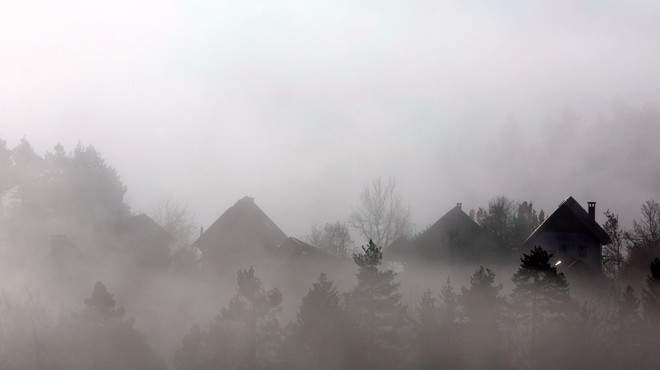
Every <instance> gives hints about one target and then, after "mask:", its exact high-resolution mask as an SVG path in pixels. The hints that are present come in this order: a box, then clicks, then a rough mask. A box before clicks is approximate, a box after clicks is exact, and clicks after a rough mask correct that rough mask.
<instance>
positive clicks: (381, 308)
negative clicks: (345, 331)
mask: <svg viewBox="0 0 660 370" xmlns="http://www.w3.org/2000/svg"><path fill="white" fill-rule="evenodd" d="M382 260H383V253H382V250H381V248H380V247H378V246H376V244H374V242H373V241H371V240H369V245H368V246H367V247H366V248H365V247H364V246H363V247H362V253H356V254H354V255H353V261H354V262H355V264H356V265H357V266H358V268H359V270H358V273H357V285H356V286H355V288H354V289H353V291H351V292H349V293H348V294H346V296H345V302H346V308H347V312H348V314H349V315H350V318H351V322H352V325H353V327H354V330H355V331H356V333H355V335H354V339H355V341H356V343H355V346H354V347H353V349H354V355H355V356H354V359H353V360H354V361H355V363H354V365H355V366H357V367H361V368H392V367H396V366H397V364H398V362H399V361H400V360H401V356H400V353H398V351H399V350H401V349H402V348H403V339H404V338H403V336H402V329H403V327H404V325H405V324H406V307H405V306H404V305H402V304H401V294H400V293H399V292H398V290H399V283H396V282H394V278H395V277H396V273H395V272H394V271H392V270H381V269H380V268H379V267H380V265H381V263H382Z"/></svg>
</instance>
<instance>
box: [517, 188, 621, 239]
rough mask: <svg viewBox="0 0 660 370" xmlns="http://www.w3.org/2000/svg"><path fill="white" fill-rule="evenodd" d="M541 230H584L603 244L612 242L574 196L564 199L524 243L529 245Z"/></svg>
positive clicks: (566, 231)
mask: <svg viewBox="0 0 660 370" xmlns="http://www.w3.org/2000/svg"><path fill="white" fill-rule="evenodd" d="M541 232H565V233H578V232H583V233H587V234H589V235H591V236H592V237H593V238H595V239H596V240H598V242H599V243H600V244H601V245H605V244H608V243H610V242H611V240H610V237H609V236H608V235H607V233H606V232H605V230H603V228H602V227H601V226H600V225H599V224H598V222H596V221H595V220H594V219H592V218H591V216H589V213H588V212H587V211H585V210H584V208H582V206H581V205H580V203H578V202H577V201H576V200H575V199H574V198H573V197H572V196H569V197H568V198H566V200H564V201H563V202H562V203H561V204H560V205H559V207H557V209H556V210H555V211H554V212H553V213H552V214H551V215H550V216H549V217H548V218H546V219H545V221H543V223H542V224H541V225H539V227H537V228H536V230H534V232H532V234H531V235H530V236H529V237H528V238H527V240H525V242H524V243H523V245H527V244H528V243H529V242H530V241H531V240H532V239H533V238H534V237H535V236H536V234H537V233H541Z"/></svg>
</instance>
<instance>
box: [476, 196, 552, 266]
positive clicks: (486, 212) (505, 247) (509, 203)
mask: <svg viewBox="0 0 660 370" xmlns="http://www.w3.org/2000/svg"><path fill="white" fill-rule="evenodd" d="M470 214H471V217H473V218H474V219H475V221H476V222H477V223H478V224H479V225H481V226H482V227H483V228H484V229H485V230H486V231H487V232H489V233H490V235H492V236H493V237H494V238H495V241H496V242H497V247H498V252H499V254H500V255H502V256H509V255H512V254H517V253H518V248H519V247H520V246H521V245H522V243H523V242H524V241H525V239H526V238H527V237H528V236H529V235H530V234H531V233H532V232H533V231H534V230H535V229H536V228H537V227H538V226H539V225H540V224H541V223H542V222H543V221H544V217H545V215H544V213H543V210H541V211H540V212H539V213H538V214H537V212H536V210H535V209H534V205H533V203H532V202H527V201H523V202H515V201H513V200H511V199H509V198H507V197H506V196H498V197H495V198H493V199H492V200H491V201H490V202H489V203H488V209H484V208H479V209H478V210H477V211H476V212H473V211H470Z"/></svg>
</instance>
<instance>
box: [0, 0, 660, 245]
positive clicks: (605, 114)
mask: <svg viewBox="0 0 660 370" xmlns="http://www.w3.org/2000/svg"><path fill="white" fill-rule="evenodd" d="M532 3H537V2H526V1H488V2H476V1H475V2H471V1H448V2H442V1H430V0H428V1H426V0H424V1H398V2H395V1H338V0H334V1H313V0H312V1H261V2H260V1H247V0H246V1H167V0H160V1H153V2H144V1H104V2H100V1H89V0H84V1H83V0H81V1H68V0H64V1H56V2H53V1H29V0H27V1H26V0H21V1H11V0H0V51H1V52H0V137H1V138H4V139H5V140H7V141H8V142H9V145H10V146H14V145H15V144H16V143H17V142H18V140H20V138H21V137H23V136H25V137H26V138H27V139H28V140H29V141H30V142H31V143H32V144H33V145H34V146H35V148H36V149H37V151H39V152H40V153H44V152H45V151H46V150H50V149H51V148H52V147H53V146H54V145H55V144H56V143H57V142H61V143H62V144H63V145H64V146H65V147H66V148H67V149H71V148H73V146H74V145H75V144H76V143H77V142H78V141H81V142H82V143H83V144H86V145H90V144H91V145H94V146H95V147H96V148H97V149H98V150H99V151H100V152H101V153H102V155H103V156H104V158H105V159H106V160H107V161H108V162H109V163H110V164H111V165H112V166H114V167H115V168H116V169H117V170H118V172H119V174H120V175H121V178H122V180H123V182H124V183H125V184H126V185H127V187H128V192H127V198H128V201H129V203H130V204H131V205H132V207H133V210H134V211H137V212H139V211H148V210H150V208H152V206H153V205H154V202H155V201H156V199H157V198H158V197H159V196H161V195H164V194H169V195H171V196H173V197H175V198H178V199H180V200H182V201H184V202H186V203H188V204H189V206H190V208H191V209H192V210H193V211H194V212H195V213H196V214H197V216H198V220H199V222H200V223H202V224H203V225H205V226H208V225H209V224H210V223H211V222H212V221H213V220H215V218H216V217H218V216H219V215H220V214H221V213H222V212H223V211H224V210H225V209H226V208H227V207H229V206H231V205H232V204H233V203H234V202H235V201H236V200H238V199H240V198H241V197H243V196H244V195H250V196H253V197H255V200H256V202H257V204H258V205H260V206H261V207H262V208H263V209H264V210H265V211H266V212H267V213H268V214H269V215H270V216H271V217H272V218H273V220H274V221H275V222H276V223H277V224H279V226H280V227H281V228H282V229H283V230H284V232H285V233H287V234H289V235H294V236H300V235H303V234H305V233H307V232H308V230H309V227H310V225H311V224H313V223H324V222H332V221H336V220H340V219H345V218H346V216H348V214H349V213H350V210H351V206H352V205H353V204H355V203H356V201H357V198H358V194H359V192H360V190H361V188H362V187H363V186H364V185H365V184H366V183H367V182H368V181H370V180H371V179H373V178H374V177H377V176H382V177H395V178H396V179H397V180H398V181H399V185H400V190H401V192H402V194H403V196H404V198H405V199H406V200H407V201H409V202H410V205H411V207H412V209H413V215H414V220H415V223H416V224H417V227H418V228H419V229H423V228H424V227H425V226H426V225H427V224H429V223H431V222H433V221H435V220H436V219H437V218H438V217H440V216H441V215H442V214H444V213H445V212H446V211H447V210H448V209H449V208H451V207H452V206H453V205H454V203H456V202H459V201H461V202H463V203H464V207H465V208H471V207H477V206H482V205H485V203H486V202H487V200H488V199H490V198H491V197H493V196H495V195H499V194H507V195H509V196H510V197H512V198H515V199H530V200H533V201H535V203H536V204H538V205H540V206H542V207H543V208H545V209H546V211H552V210H553V209H554V208H555V207H556V205H557V204H558V203H559V202H560V201H561V200H563V199H564V198H565V197H567V196H568V195H574V196H575V197H576V199H577V200H578V201H579V202H581V203H582V204H583V205H584V204H585V203H586V201H587V200H595V201H598V207H599V208H598V212H599V213H600V212H601V211H604V209H605V208H613V209H614V210H616V211H618V212H620V213H621V214H622V216H624V219H623V220H622V221H623V222H624V223H628V222H630V221H631V219H632V217H636V216H637V213H638V209H639V207H640V205H641V203H642V202H643V201H644V200H645V199H647V198H651V197H653V198H656V199H660V167H659V166H658V159H660V150H659V149H655V146H656V144H657V141H658V138H659V137H660V128H658V127H657V126H659V125H660V106H659V104H658V102H659V98H660V47H659V46H660V45H658V43H659V41H658V40H660V22H658V14H660V4H659V3H657V2H655V1H648V2H641V1H625V2H624V1H582V2H578V1H571V2H568V1H553V2H547V3H548V5H538V4H534V5H532ZM360 242H362V241H360Z"/></svg>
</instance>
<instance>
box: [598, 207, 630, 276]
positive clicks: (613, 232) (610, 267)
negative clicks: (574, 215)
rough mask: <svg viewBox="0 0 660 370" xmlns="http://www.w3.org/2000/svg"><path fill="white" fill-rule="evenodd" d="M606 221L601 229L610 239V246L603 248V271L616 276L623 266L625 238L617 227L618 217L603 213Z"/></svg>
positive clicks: (610, 213)
mask: <svg viewBox="0 0 660 370" xmlns="http://www.w3.org/2000/svg"><path fill="white" fill-rule="evenodd" d="M605 218H607V220H606V221H605V223H604V224H603V229H604V230H605V232H606V233H607V235H609V237H610V240H611V242H610V244H607V245H605V246H604V247H603V270H604V271H605V272H607V273H608V274H609V275H610V276H613V277H614V276H616V275H617V274H618V272H619V271H621V267H622V266H623V260H624V258H623V257H624V254H623V253H624V250H625V238H624V233H623V231H622V230H621V227H620V226H619V215H617V214H614V213H612V212H610V210H609V209H608V210H607V211H605Z"/></svg>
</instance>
